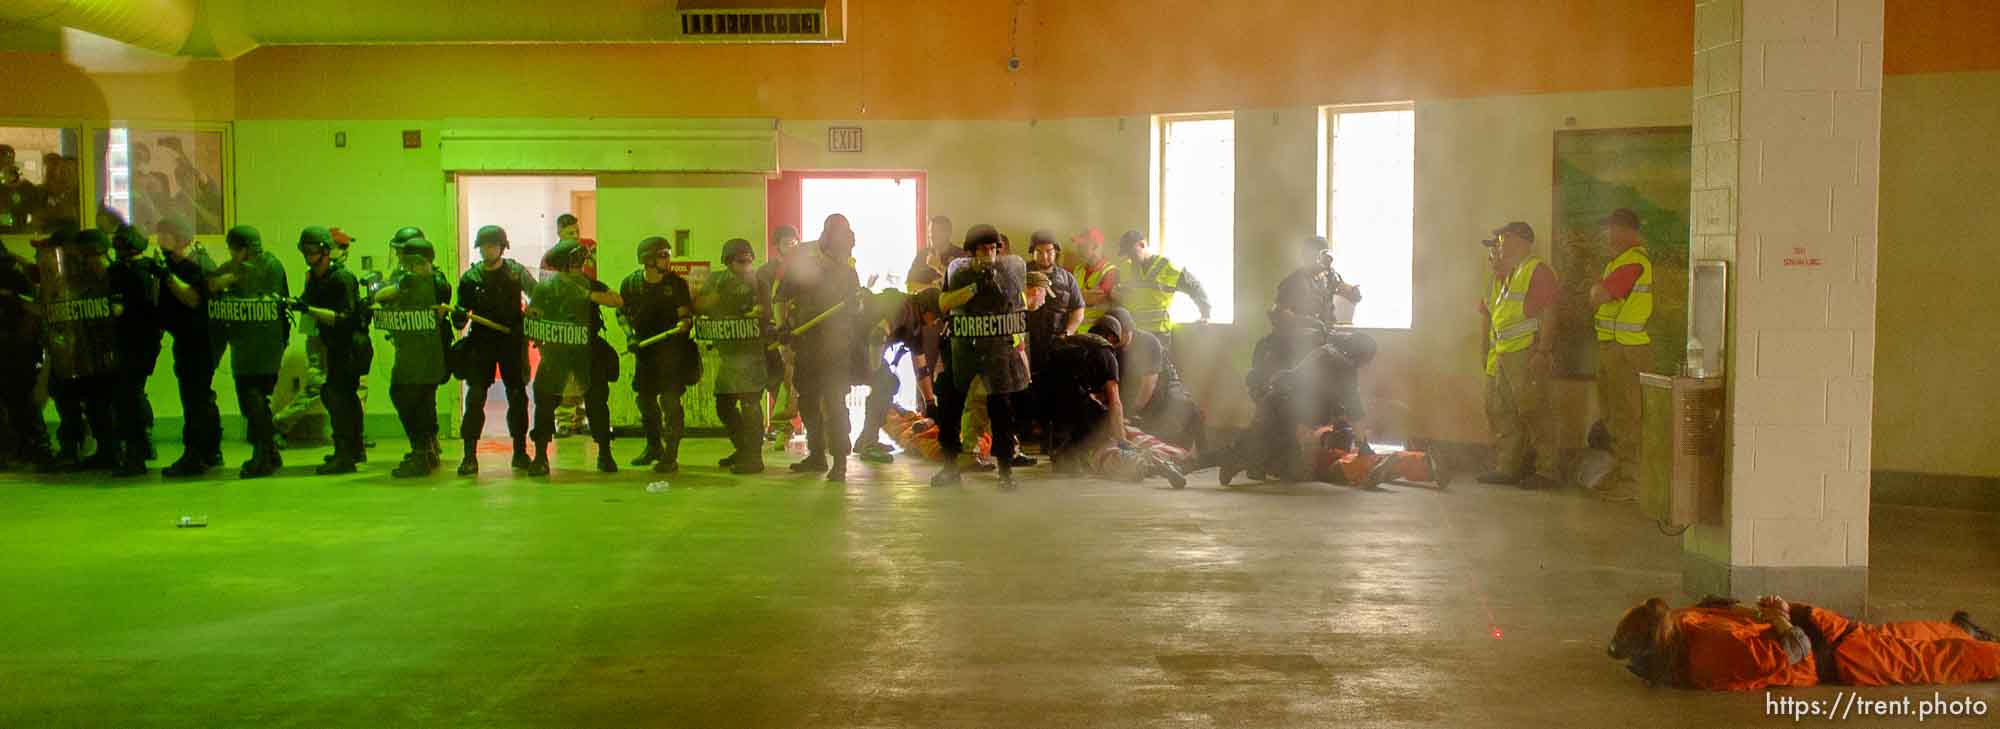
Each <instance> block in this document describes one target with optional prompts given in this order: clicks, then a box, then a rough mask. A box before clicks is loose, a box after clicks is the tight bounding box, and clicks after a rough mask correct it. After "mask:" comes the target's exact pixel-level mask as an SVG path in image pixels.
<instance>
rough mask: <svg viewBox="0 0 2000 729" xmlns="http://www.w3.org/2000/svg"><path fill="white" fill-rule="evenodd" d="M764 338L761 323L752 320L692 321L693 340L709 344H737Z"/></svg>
mask: <svg viewBox="0 0 2000 729" xmlns="http://www.w3.org/2000/svg"><path fill="white" fill-rule="evenodd" d="M763 337H764V327H763V323H762V322H759V321H758V320H756V319H754V318H749V317H744V318H738V319H711V318H708V317H701V318H699V319H696V320H694V338H695V339H700V340H703V341H709V342H739V341H744V340H749V339H762V338H763Z"/></svg>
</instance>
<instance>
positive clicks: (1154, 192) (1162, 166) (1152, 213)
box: [1105, 110, 1240, 326]
mask: <svg viewBox="0 0 2000 729" xmlns="http://www.w3.org/2000/svg"><path fill="white" fill-rule="evenodd" d="M1223 119H1227V120H1229V122H1230V125H1231V126H1230V136H1231V139H1232V140H1233V139H1234V138H1235V122H1236V112H1235V111H1233V110H1224V111H1199V112H1178V113H1171V114H1154V115H1153V118H1152V138H1151V139H1150V140H1149V141H1150V143H1151V146H1150V147H1149V149H1150V150H1151V154H1150V155H1149V157H1150V158H1151V159H1150V160H1148V164H1147V170H1146V173H1147V174H1146V177H1147V180H1148V181H1149V183H1148V186H1149V187H1150V188H1151V189H1150V190H1149V194H1148V195H1147V207H1148V209H1147V211H1146V212H1147V215H1146V221H1147V222H1146V225H1147V227H1148V229H1149V230H1150V231H1151V232H1149V233H1148V235H1149V236H1150V239H1149V242H1151V243H1152V244H1153V245H1155V246H1158V248H1159V254H1160V255H1166V254H1167V253H1168V252H1169V251H1171V250H1172V248H1173V241H1172V240H1171V236H1169V235H1167V225H1166V223H1167V214H1166V196H1167V179H1166V174H1167V169H1166V161H1167V129H1168V127H1171V126H1173V125H1174V124H1176V123H1179V122H1198V121H1218V120H1223ZM1230 166H1231V169H1234V167H1235V159H1234V150H1232V151H1231V160H1230ZM1229 184H1230V189H1231V190H1232V199H1233V197H1234V194H1233V191H1234V189H1235V185H1236V180H1235V179H1233V178H1232V179H1231V180H1230V181H1229ZM1229 219H1230V226H1231V228H1232V230H1231V235H1230V241H1229V248H1230V250H1229V257H1230V258H1231V259H1232V260H1233V259H1234V258H1235V256H1236V237H1235V231H1234V227H1235V221H1236V211H1235V210H1231V211H1229ZM1105 245H1107V246H1110V245H1115V244H1114V243H1112V242H1111V241H1106V242H1105ZM1114 255H1116V254H1114ZM1196 275H1197V276H1199V275H1200V274H1196ZM1230 278H1231V281H1230V286H1229V297H1228V298H1229V299H1230V301H1228V302H1226V303H1227V305H1228V306H1229V309H1228V312H1229V316H1227V317H1216V318H1214V319H1211V320H1210V323H1212V324H1217V325H1222V326H1233V325H1235V324H1237V323H1238V320H1239V318H1240V317H1237V316H1236V302H1235V301H1234V298H1235V295H1236V294H1235V292H1236V282H1235V280H1234V278H1235V272H1234V271H1233V270H1232V271H1231V272H1230ZM1209 293H1210V296H1211V298H1216V297H1214V293H1215V292H1213V291H1210V292H1209ZM1215 303H1217V304H1222V303H1225V302H1221V301H1219V300H1218V301H1217V302H1215Z"/></svg>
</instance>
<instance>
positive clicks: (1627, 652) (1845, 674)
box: [1608, 595, 2000, 691]
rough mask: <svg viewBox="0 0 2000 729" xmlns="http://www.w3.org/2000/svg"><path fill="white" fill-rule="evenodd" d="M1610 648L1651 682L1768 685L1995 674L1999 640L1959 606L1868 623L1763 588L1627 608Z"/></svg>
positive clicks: (1736, 687)
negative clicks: (1947, 615) (1930, 618)
mask: <svg viewBox="0 0 2000 729" xmlns="http://www.w3.org/2000/svg"><path fill="white" fill-rule="evenodd" d="M1608 652H1609V653H1610V655H1611V657H1612V658H1614V659H1617V660H1621V661H1625V662H1626V669H1627V670H1630V671H1631V672H1632V673H1634V674H1637V675H1638V676H1639V677H1640V678H1643V679H1645V680H1646V683H1647V684H1649V685H1653V686H1660V685H1666V686H1673V687H1677V688H1699V689H1708V690H1713V691H1755V690H1758V689H1763V688H1768V687H1772V686H1816V685H1819V684H1843V685H1852V686H1892V685H1909V684H1947V683H1969V682H1973V681H1990V680H1993V679H1995V678H2000V642H1994V636H1993V634H1991V633H1988V632H1986V630H1985V629H1983V628H1980V627H1979V626H1978V625H1975V624H1973V622H1972V619H1971V617H1970V616H1969V615H1967V614H1966V613H1965V612H1964V611H1959V612H1957V613H1954V614H1952V616H1951V621H1950V622H1923V621H1918V622H1906V623H1885V624H1882V625H1869V624H1867V623H1863V622H1860V621H1857V620H1850V619H1848V618H1846V617H1844V616H1842V615H1840V614H1838V613H1835V612H1833V611H1830V610H1825V609H1821V608H1817V607H1813V606H1811V605H1792V604H1788V603H1786V602H1785V600H1784V598H1781V597H1778V596H1775V595H1767V596H1765V597H1763V598H1761V599H1759V600H1758V601H1757V607H1756V608H1751V607H1749V606H1747V605H1742V604H1740V603H1738V602H1737V601H1735V600H1732V599H1728V598H1715V597H1711V598H1708V599H1706V600H1703V601H1701V602H1700V603H1698V604H1696V605H1695V606H1694V607H1689V608H1682V609H1679V610H1669V609H1667V603H1666V601H1665V600H1661V599H1660V598H1657V597H1656V598H1653V599H1650V600H1647V601H1646V602H1644V603H1641V604H1639V605H1638V606H1636V607H1634V608H1632V609H1630V610H1627V611H1625V616H1624V617H1623V618H1622V619H1620V620H1619V621H1618V629H1617V631H1616V632H1614V633H1613V634H1612V636H1611V645H1610V648H1609V649H1608Z"/></svg>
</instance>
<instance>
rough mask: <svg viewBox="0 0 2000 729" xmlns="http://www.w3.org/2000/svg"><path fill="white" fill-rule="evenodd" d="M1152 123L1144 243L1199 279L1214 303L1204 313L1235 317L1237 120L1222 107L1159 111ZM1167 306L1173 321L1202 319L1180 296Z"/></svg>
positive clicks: (1216, 317) (1223, 319)
mask: <svg viewBox="0 0 2000 729" xmlns="http://www.w3.org/2000/svg"><path fill="white" fill-rule="evenodd" d="M1154 130H1155V131H1156V132H1157V134H1158V137H1159V143H1158V144H1156V145H1155V146H1154V150H1153V155H1154V157H1153V162H1154V165H1153V167H1154V169H1155V170H1156V171H1157V174H1156V175H1155V177H1154V179H1153V211H1154V214H1153V219H1154V220H1156V221H1158V228H1157V231H1158V233H1157V235H1156V236H1155V237H1154V238H1153V239H1152V241H1151V242H1152V243H1153V245H1155V246H1157V247H1158V251H1159V253H1160V254H1161V255H1164V256H1167V257H1168V258H1170V259H1172V260H1173V262H1174V263H1175V264H1177V265H1179V266H1180V267H1181V269H1182V270H1185V271H1188V272H1191V273H1193V274H1194V275H1195V277H1196V278H1197V279H1198V280H1200V281H1201V285H1202V288H1203V289H1205V290H1206V291H1207V292H1208V298H1209V302H1210V303H1211V304H1212V305H1213V306H1214V311H1213V313H1212V315H1211V316H1210V317H1209V320H1210V321H1213V322H1216V323H1219V324H1227V323H1230V322H1232V321H1234V320H1235V316H1236V304H1235V302H1236V120H1235V118H1234V117H1232V116H1231V115H1230V114H1229V113H1227V112H1224V113H1220V114H1180V115H1171V116H1158V117H1154ZM1107 232H1109V231H1107ZM1114 235H1115V233H1114ZM1121 275H1122V274H1121ZM1168 311H1169V313H1170V314H1171V315H1172V316H1173V319H1174V321H1177V322H1189V321H1194V320H1196V319H1199V318H1201V311H1200V309H1199V308H1197V307H1196V306H1195V305H1194V301H1192V300H1190V299H1189V298H1188V297H1186V296H1176V297H1174V302H1173V304H1172V306H1171V308H1170V309H1168Z"/></svg>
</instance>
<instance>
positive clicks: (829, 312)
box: [792, 301, 847, 337]
mask: <svg viewBox="0 0 2000 729" xmlns="http://www.w3.org/2000/svg"><path fill="white" fill-rule="evenodd" d="M845 308H847V302H846V301H842V302H840V303H838V304H834V305H833V306H830V307H827V309H826V311H822V312H820V313H819V316H815V317H813V318H812V319H810V320H808V321H806V323H804V324H800V325H799V326H798V328H797V329H793V330H792V336H794V337H796V336H798V335H801V334H804V333H806V332H807V331H810V330H811V329H812V328H813V327H816V326H819V323H820V322H823V321H826V318H827V317H829V316H833V315H834V314H835V313H837V312H839V311H840V310H841V309H845Z"/></svg>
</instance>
